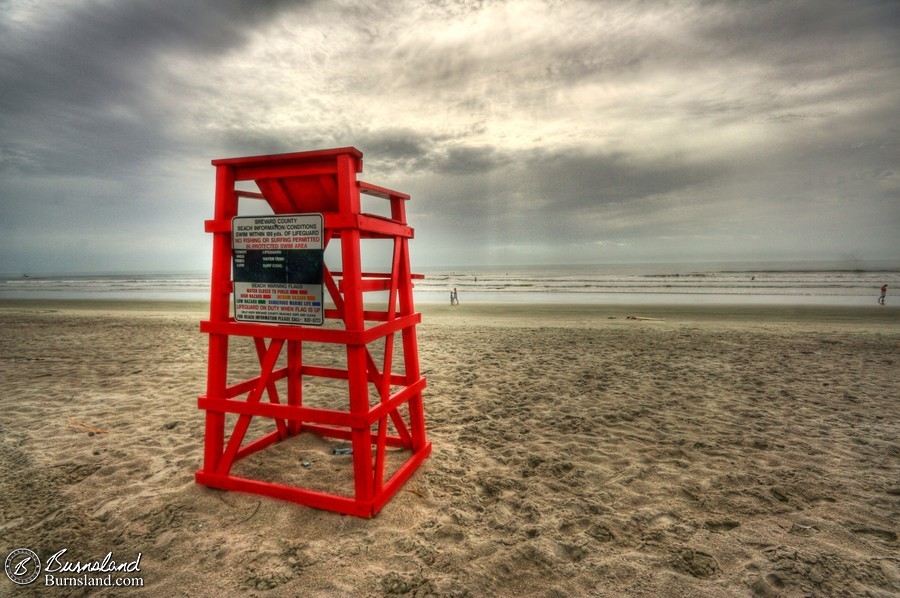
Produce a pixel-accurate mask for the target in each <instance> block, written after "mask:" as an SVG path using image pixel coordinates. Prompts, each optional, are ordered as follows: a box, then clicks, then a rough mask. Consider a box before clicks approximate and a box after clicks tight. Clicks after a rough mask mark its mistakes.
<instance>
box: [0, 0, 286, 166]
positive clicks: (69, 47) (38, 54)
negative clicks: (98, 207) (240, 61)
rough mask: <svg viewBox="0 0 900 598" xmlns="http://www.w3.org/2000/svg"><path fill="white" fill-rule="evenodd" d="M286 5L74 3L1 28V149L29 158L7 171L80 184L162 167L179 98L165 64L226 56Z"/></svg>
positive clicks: (148, 0)
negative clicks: (172, 105) (174, 97)
mask: <svg viewBox="0 0 900 598" xmlns="http://www.w3.org/2000/svg"><path fill="white" fill-rule="evenodd" d="M285 4H291V5H296V4H297V3H292V2H251V1H236V0H230V1H225V2H218V1H211V0H210V1H203V2H189V3H185V2H175V1H160V0H146V1H136V2H114V3H82V4H79V3H73V4H72V5H71V7H67V8H66V9H60V10H45V11H42V12H41V13H39V14H38V15H36V16H34V17H33V18H29V19H27V20H24V21H22V22H16V21H14V20H13V19H11V18H4V19H2V20H0V23H2V24H0V55H2V57H3V59H2V61H0V88H2V89H3V93H2V94H0V131H2V133H3V135H2V137H3V141H2V142H0V143H2V144H3V145H4V146H5V148H4V150H5V151H4V154H5V155H12V156H19V157H20V158H19V159H18V160H16V159H12V161H9V160H7V161H6V162H5V164H6V165H18V166H19V167H22V166H30V167H32V168H40V169H41V171H43V172H49V173H69V174H71V173H83V172H85V170H86V169H90V168H91V166H93V167H94V169H97V168H98V167H101V166H102V167H103V168H105V169H108V170H117V169H118V168H119V164H120V163H135V162H140V161H141V160H144V159H150V158H153V157H154V156H155V155H157V154H158V153H159V152H160V151H164V150H165V147H166V146H167V144H170V143H171V140H169V139H167V138H166V135H165V132H164V131H165V128H166V127H164V126H163V121H164V119H165V118H167V117H171V113H170V112H169V111H168V107H167V106H165V105H160V104H159V103H158V98H159V97H160V96H165V95H166V94H167V93H171V92H175V93H177V92H178V91H180V90H173V89H166V85H167V84H168V82H167V81H166V80H165V78H162V77H160V71H159V66H158V64H157V60H158V58H159V56H160V55H163V54H168V55H178V54H182V55H195V56H197V55H200V56H202V55H206V56H209V55H214V54H216V53H219V52H225V51H227V50H228V49H229V48H232V47H235V46H237V45H239V44H240V43H241V42H242V41H243V40H244V38H245V36H246V33H245V32H247V31H249V30H251V29H252V27H253V26H254V24H256V23H258V22H260V21H262V20H265V19H267V18H271V16H272V15H273V14H275V13H277V11H278V10H279V9H280V8H281V7H282V6H284V5H285ZM5 16H9V15H5ZM182 91H183V90H182Z"/></svg>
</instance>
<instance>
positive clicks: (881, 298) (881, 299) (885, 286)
mask: <svg viewBox="0 0 900 598" xmlns="http://www.w3.org/2000/svg"><path fill="white" fill-rule="evenodd" d="M885 295H887V285H884V286H883V287H881V297H879V298H878V303H880V304H882V305H884V296H885Z"/></svg>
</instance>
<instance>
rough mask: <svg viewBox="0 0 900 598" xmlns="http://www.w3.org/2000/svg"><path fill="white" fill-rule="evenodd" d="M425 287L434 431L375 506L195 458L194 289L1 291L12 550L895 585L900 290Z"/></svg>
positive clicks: (604, 591) (438, 575) (581, 583)
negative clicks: (837, 301)
mask: <svg viewBox="0 0 900 598" xmlns="http://www.w3.org/2000/svg"><path fill="white" fill-rule="evenodd" d="M421 310H422V311H423V314H424V321H423V324H422V325H421V326H420V327H419V340H420V358H421V362H422V368H423V370H424V371H425V372H426V377H427V378H428V388H427V389H426V391H425V399H426V417H427V421H428V433H429V438H430V440H431V441H432V442H433V443H434V452H433V454H432V456H431V458H430V459H429V460H428V461H427V462H426V464H425V465H424V466H423V467H422V468H421V469H420V470H419V471H418V472H417V473H416V474H415V475H414V476H413V478H412V479H411V480H410V481H409V482H408V483H407V484H406V486H405V487H404V489H403V490H401V491H400V493H399V494H398V495H397V496H396V497H395V498H394V499H393V500H392V501H391V502H390V503H389V504H388V505H387V506H386V507H385V508H384V509H383V510H382V512H381V513H380V514H379V515H378V516H377V517H376V518H374V519H371V520H364V519H358V518H354V517H345V516H340V515H335V514H333V513H327V512H323V511H316V510H312V509H308V508H305V507H302V506H298V505H295V504H292V503H287V502H281V501H277V500H272V499H267V498H261V497H257V496H253V495H246V494H239V493H229V492H221V491H218V490H211V489H208V488H204V487H202V486H198V485H196V484H195V483H194V481H193V474H194V472H195V471H196V470H197V468H198V467H199V465H200V462H201V459H202V436H203V414H202V413H201V412H200V411H199V410H198V409H197V407H196V399H197V396H198V395H199V394H202V393H203V392H204V385H205V375H206V337H205V335H202V334H201V333H200V332H199V327H198V321H199V320H200V319H202V318H203V317H205V315H204V313H203V311H204V306H203V305H202V304H191V303H136V302H107V303H104V302H52V301H47V302H41V301H30V302H13V301H4V302H0V381H2V384H3V388H4V391H5V392H4V393H3V394H2V395H0V413H2V415H0V505H2V513H0V538H2V540H0V556H2V557H3V558H5V557H6V555H7V554H8V553H9V552H10V551H11V550H12V549H14V548H19V547H27V548H30V549H31V550H34V551H35V552H36V553H38V554H39V555H40V556H42V557H45V558H46V556H47V555H50V554H53V553H54V552H57V551H59V550H60V549H62V548H68V549H69V553H70V554H71V555H72V556H73V557H79V556H80V557H82V558H83V559H89V558H92V559H98V558H102V557H103V556H104V555H105V554H106V553H107V552H109V551H113V552H114V554H115V555H117V556H120V557H121V558H122V559H125V558H126V557H127V558H134V555H135V554H136V553H138V552H140V553H142V560H141V563H140V564H141V575H142V577H143V579H144V583H145V588H146V591H148V595H149V593H153V594H155V595H197V594H213V593H222V594H225V593H229V594H230V593H233V592H235V591H240V592H244V593H247V594H252V595H260V596H283V595H301V594H302V595H329V596H330V595H372V596H378V595H386V594H398V595H419V596H424V595H430V594H434V595H450V596H464V595H472V596H485V595H486V596H493V595H496V596H509V595H536V596H553V595H597V596H621V595H632V596H634V595H645V596H658V595H666V596H692V597H693V596H723V595H724V596H747V595H758V596H802V595H808V594H811V595H848V596H849V595H854V596H856V595H867V594H868V595H872V596H894V595H897V594H898V593H900V544H898V533H900V528H898V524H897V522H898V521H900V434H898V432H900V423H898V422H900V420H898V418H897V397H900V377H898V376H897V367H898V363H900V310H898V309H896V308H895V307H892V306H886V307H880V306H873V307H872V308H841V307H827V308H826V307H819V308H811V307H798V306H790V307H774V306H701V307H691V306H668V307H666V306H650V305H648V306H643V305H642V306H640V307H638V308H635V307H629V306H624V305H617V306H609V305H606V306H604V305H600V306H579V305H540V306H534V305H520V304H517V305H491V304H484V305H466V304H464V305H461V306H459V307H453V308H450V307H447V306H436V305H426V306H423V307H422V308H421ZM629 316H632V317H635V318H641V319H628V317H629ZM235 345H236V346H235V349H234V351H233V357H232V359H233V360H234V364H235V366H236V367H237V369H241V368H243V369H244V370H246V371H247V372H253V369H254V367H256V365H255V363H256V361H255V360H256V357H255V354H254V353H253V351H252V350H251V349H250V347H249V346H246V347H245V346H243V345H241V346H238V345H239V343H235ZM249 375H252V373H248V376H249ZM260 423H266V425H271V424H270V423H268V422H260ZM327 449H328V446H327V444H326V443H324V441H321V440H319V439H317V437H311V436H304V437H303V439H302V440H298V442H293V440H292V441H288V442H285V443H282V444H281V445H278V446H275V447H271V448H270V449H269V450H268V451H266V452H263V453H258V454H257V455H254V457H255V458H256V461H255V462H251V461H249V458H248V465H247V466H248V467H251V468H254V467H255V468H256V471H260V472H266V473H269V474H271V475H273V476H279V475H287V476H290V475H294V476H302V475H304V471H307V470H305V469H304V468H302V466H301V463H302V462H303V461H308V462H309V463H310V467H309V468H308V471H309V472H316V471H322V470H325V469H327V468H332V469H334V468H335V467H337V466H338V463H337V461H335V459H336V458H335V457H333V456H331V455H330V452H329V451H328V450H327ZM269 451H272V452H271V453H269ZM43 589H44V588H43V587H42V586H41V585H40V580H39V581H37V582H35V583H33V584H31V585H29V586H24V587H15V586H13V584H12V583H11V582H10V581H9V580H8V579H5V576H0V594H4V595H13V594H15V595H29V594H35V593H39V592H40V591H41V590H43ZM55 591H56V592H58V593H59V594H60V595H65V594H66V593H67V592H70V593H73V594H75V595H79V593H83V591H79V590H77V589H57V590H55ZM105 593H107V594H109V595H115V594H116V592H115V590H100V591H99V595H104V594H105Z"/></svg>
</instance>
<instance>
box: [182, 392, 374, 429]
mask: <svg viewBox="0 0 900 598" xmlns="http://www.w3.org/2000/svg"><path fill="white" fill-rule="evenodd" d="M197 404H198V406H199V407H200V409H206V410H207V411H217V412H222V413H238V414H240V415H246V416H252V415H259V416H262V417H268V418H272V419H275V418H281V419H287V420H294V421H300V422H313V423H317V424H327V425H329V426H345V427H347V428H359V429H361V428H366V427H368V426H369V421H368V418H367V417H366V415H365V414H363V415H356V414H353V413H349V412H347V411H334V410H331V409H319V408H316V407H296V406H294V405H279V404H274V403H248V402H247V401H235V400H233V399H209V398H207V399H200V400H199V401H198V402H197ZM306 428H307V426H305V425H304V426H303V429H306Z"/></svg>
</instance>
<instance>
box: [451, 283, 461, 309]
mask: <svg viewBox="0 0 900 598" xmlns="http://www.w3.org/2000/svg"><path fill="white" fill-rule="evenodd" d="M450 305H459V294H458V293H457V292H456V287H453V290H452V291H450Z"/></svg>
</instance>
